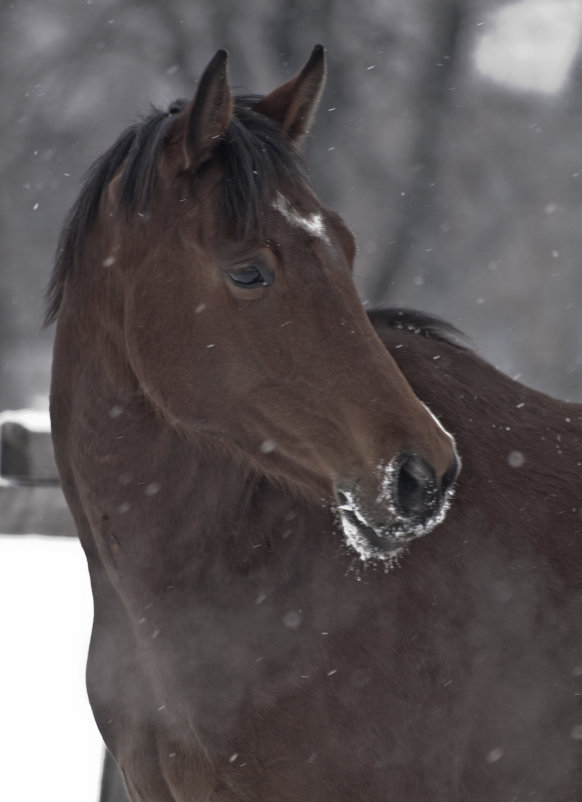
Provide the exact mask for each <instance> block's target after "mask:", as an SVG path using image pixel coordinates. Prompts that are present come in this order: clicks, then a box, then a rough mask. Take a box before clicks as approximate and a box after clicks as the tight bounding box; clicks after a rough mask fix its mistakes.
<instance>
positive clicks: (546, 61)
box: [0, 0, 582, 410]
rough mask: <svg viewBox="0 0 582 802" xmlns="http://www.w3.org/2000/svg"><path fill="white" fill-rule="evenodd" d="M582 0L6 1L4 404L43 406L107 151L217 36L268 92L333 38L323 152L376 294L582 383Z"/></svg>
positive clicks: (367, 285)
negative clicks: (100, 159)
mask: <svg viewBox="0 0 582 802" xmlns="http://www.w3.org/2000/svg"><path fill="white" fill-rule="evenodd" d="M580 6H581V3H580V2H579V0H546V2H543V1H542V0H526V1H525V2H524V0H520V2H509V3H502V2H499V1H498V0H361V2H358V3H355V2H333V1H332V0H321V1H320V2H317V3H316V2H313V0H246V2H241V0H195V1H192V0H189V1H187V0H149V1H144V0H142V1H141V2H137V1H132V0H21V2H11V3H7V2H4V3H2V4H1V5H0V65H1V71H0V80H1V82H2V103H1V106H0V115H1V117H2V119H1V131H2V148H0V172H1V174H2V181H1V183H0V369H1V372H0V410H1V409H6V408H15V407H23V406H33V407H43V406H46V400H47V393H48V382H49V371H50V350H51V342H52V334H53V332H52V330H50V329H49V330H48V331H42V329H41V320H42V295H43V291H44V287H45V285H46V283H47V281H48V277H49V274H50V270H51V266H52V256H53V253H54V249H55V246H56V239H57V236H58V231H59V228H60V225H61V222H62V220H63V218H64V216H65V213H66V211H67V209H68V207H69V206H70V204H71V203H72V202H73V200H74V198H75V196H76V194H77V192H78V190H79V187H80V183H81V179H82V175H83V173H84V171H85V170H86V169H87V167H88V166H89V164H90V162H91V161H92V160H93V159H94V158H95V157H96V156H97V155H99V154H100V153H101V152H102V151H103V150H104V149H105V148H106V147H108V146H109V145H110V144H111V143H112V141H113V140H114V139H115V138H116V137H117V135H118V134H119V133H120V132H121V130H122V129H123V128H124V127H126V126H127V125H128V124H129V123H131V122H132V121H133V120H134V119H136V117H139V116H140V115H141V114H143V113H145V112H147V111H148V109H149V104H150V102H152V103H154V104H159V105H164V106H165V105H166V104H167V103H168V102H170V101H171V100H172V99H173V98H175V97H178V96H190V95H192V93H193V92H194V91H195V87H196V81H197V78H198V76H199V75H200V73H201V71H202V70H203V68H204V66H205V65H206V63H207V61H208V60H209V59H210V57H211V56H212V55H213V53H214V52H215V50H216V49H217V48H219V47H225V48H227V49H228V50H229V51H230V55H231V60H230V74H231V81H232V83H233V85H234V86H235V87H236V88H238V89H240V90H251V91H255V92H267V91H269V90H270V89H272V88H273V87H274V86H275V85H277V84H278V83H279V82H282V81H283V80H285V79H287V78H288V77H290V76H291V75H292V74H294V73H295V72H296V71H297V70H298V69H299V68H300V67H301V66H302V64H303V63H304V61H305V60H306V58H307V56H308V55H309V52H310V51H311V48H312V46H313V45H314V44H315V43H317V42H321V43H323V44H324V45H325V46H326V48H327V55H328V65H329V73H328V75H329V78H328V84H327V88H326V92H325V95H324V98H323V102H322V106H321V110H320V114H319V117H318V120H317V123H316V126H315V128H314V131H313V134H312V136H311V138H310V140H309V142H308V145H307V161H308V164H309V166H310V168H311V172H312V175H313V181H314V185H315V187H316V189H317V190H318V192H319V194H320V196H321V197H322V199H323V200H324V202H326V203H327V204H328V205H330V206H332V207H333V208H335V209H336V210H337V211H339V212H340V213H341V214H342V215H343V216H344V218H345V220H346V221H347V223H348V224H349V225H350V227H351V228H352V229H353V231H354V232H355V234H356V236H357V239H358V243H359V255H358V262H357V268H356V274H357V276H356V278H357V285H358V290H359V292H360V295H361V297H362V300H363V301H365V302H366V303H370V304H371V305H374V304H379V303H391V304H404V305H408V306H413V307H418V308H421V309H424V310H427V311H430V312H433V313H435V314H438V315H441V316H443V317H445V318H446V319H448V320H450V321H452V322H453V323H455V324H456V325H458V326H459V327H460V328H461V329H462V330H464V331H465V332H466V333H467V334H468V335H469V336H470V337H471V338H472V340H473V342H474V344H475V346H476V348H477V349H478V350H479V351H480V353H482V354H483V355H484V356H486V357H487V358H488V359H490V360H491V361H492V362H493V363H494V364H496V365H498V366H499V367H501V368H502V369H503V370H504V371H505V372H507V373H509V374H510V375H519V376H520V377H521V380H522V381H524V382H525V383H527V384H529V385H531V386H534V387H538V388H540V389H543V390H545V391H547V392H550V393H552V394H554V395H559V396H561V397H563V398H569V399H582V381H581V378H582V349H581V348H580V343H581V341H582V337H581V335H582V319H581V315H580V314H579V311H578V307H579V304H580V300H581V299H582V275H581V274H582V271H581V270H580V269H579V251H580V243H581V242H582V215H581V211H580V208H581V207H580V200H581V192H582V190H581V181H582V141H581V139H582V137H581V133H580V131H581V127H582V126H581V122H582V92H581V87H580V84H581V83H582V81H581V77H582V73H581V62H580V54H579V40H580V26H581V25H582V12H581V10H580ZM508 14H509V16H508ZM510 17H511V19H513V23H512V24H513V28H512V27H511V24H510V23H511V19H510ZM508 20H509V21H508ZM492 76H493V77H492Z"/></svg>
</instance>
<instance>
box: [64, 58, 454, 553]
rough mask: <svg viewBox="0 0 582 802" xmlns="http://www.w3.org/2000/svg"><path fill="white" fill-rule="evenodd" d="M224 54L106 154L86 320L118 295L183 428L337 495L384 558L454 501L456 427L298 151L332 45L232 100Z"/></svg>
mask: <svg viewBox="0 0 582 802" xmlns="http://www.w3.org/2000/svg"><path fill="white" fill-rule="evenodd" d="M226 61H227V56H226V53H224V52H223V51H219V52H218V53H217V54H216V56H215V57H214V58H213V59H212V61H211V62H210V64H209V66H208V67H207V69H206V71H205V73H204V75H203V77H202V79H201V81H200V85H199V87H198V91H197V93H196V94H195V96H194V98H193V99H192V100H191V101H190V102H187V103H176V104H174V105H173V106H172V107H171V108H170V111H169V112H168V113H167V114H165V115H163V114H158V115H157V116H154V117H152V118H151V119H150V120H149V121H148V122H146V123H145V124H144V125H143V126H141V127H140V128H137V127H136V128H134V129H130V132H128V133H126V135H125V140H124V139H123V137H122V139H121V140H120V141H119V142H118V145H117V146H116V147H117V150H116V151H115V153H116V154H117V155H116V156H114V157H112V153H113V151H111V152H110V154H109V157H107V154H106V158H105V159H104V160H103V161H102V162H101V165H100V166H98V167H97V170H101V172H102V173H103V175H106V179H107V180H106V181H104V184H105V185H106V187H107V189H106V191H104V192H103V194H102V197H101V199H100V212H99V216H98V218H97V223H96V226H95V228H96V230H97V234H95V233H94V234H93V236H91V238H90V245H91V247H90V249H89V248H87V247H86V248H85V256H84V260H85V262H86V261H88V259H90V258H91V259H94V260H95V270H96V271H97V272H98V275H99V277H100V278H99V280H98V281H97V280H95V282H94V284H93V286H92V290H91V292H92V293H93V298H94V302H93V306H92V307H91V305H87V317H91V315H92V314H95V313H93V312H91V311H90V310H91V308H93V309H96V308H97V305H98V303H97V300H95V299H98V298H99V297H100V298H101V299H102V300H103V301H106V302H107V303H108V305H109V309H110V312H109V314H108V322H107V339H108V342H110V343H111V344H112V347H111V351H112V352H113V351H115V352H116V353H117V354H120V355H123V357H122V358H123V360H125V367H124V371H125V372H126V373H127V374H130V375H131V376H133V377H134V379H135V382H136V385H137V386H139V388H140V392H142V393H143V394H144V395H145V397H146V398H147V399H148V401H149V403H150V404H151V406H152V407H153V408H154V409H155V411H156V412H157V413H158V414H159V415H162V416H163V417H164V418H165V420H166V421H167V422H168V423H169V424H170V425H171V426H174V427H177V428H178V429H180V430H181V431H182V432H183V433H184V434H185V436H187V437H190V438H192V440H193V441H203V442H205V443H206V444H210V445H211V446H212V447H215V448H219V449H220V450H221V451H222V453H225V454H227V455H229V456H230V458H232V459H235V460H239V461H240V464H241V465H242V464H247V465H249V464H250V465H252V467H253V469H254V470H258V471H260V472H262V473H263V474H265V475H267V476H270V477H273V478H275V479H277V480H278V481H284V482H287V483H291V484H293V485H294V486H296V487H299V486H300V487H301V488H302V490H303V492H305V493H307V494H309V495H310V496H311V497H312V498H314V499H316V500H317V501H318V502H319V501H320V500H321V499H322V498H323V499H326V500H327V501H328V502H329V503H330V504H332V505H334V506H335V507H336V508H337V510H338V513H339V519H340V521H341V525H342V527H343V530H344V533H345V535H346V537H347V538H348V540H349V542H350V543H351V544H352V545H353V546H354V547H355V548H356V549H358V551H359V552H360V554H361V555H362V556H365V557H367V556H375V557H380V558H383V557H386V556H387V555H388V554H390V553H392V552H394V551H395V550H397V549H399V548H400V547H401V546H402V545H403V544H404V543H406V542H407V540H409V539H411V538H413V537H417V536H418V535H420V534H423V533H425V532H428V531H429V530H430V529H431V528H432V527H433V526H434V525H435V524H436V523H438V522H439V520H440V519H441V518H442V516H443V515H444V511H445V509H446V506H447V503H448V498H449V496H450V492H451V490H450V488H451V485H452V483H453V481H454V479H455V477H456V475H457V472H458V459H457V456H456V452H455V446H454V442H453V440H452V438H451V436H450V435H449V434H448V433H447V432H446V431H445V430H444V429H443V428H442V426H441V425H440V424H439V423H438V421H437V420H436V419H435V418H434V416H433V415H432V414H431V413H430V412H429V411H428V410H427V408H426V407H425V406H424V405H423V404H422V403H421V402H420V401H419V400H418V399H417V398H416V397H415V395H414V393H413V392H412V390H411V388H410V387H409V385H408V384H407V382H406V381H405V379H404V377H403V376H402V374H401V373H400V371H399V370H398V368H397V367H396V364H395V363H394V362H393V360H392V358H391V357H390V356H389V354H388V353H387V351H386V350H385V348H384V347H383V346H382V344H381V343H380V341H379V339H378V337H377V336H376V334H375V332H374V330H373V328H372V326H371V324H370V322H369V321H368V318H367V316H366V314H365V312H364V309H363V307H362V305H361V303H360V301H359V299H358V297H357V294H356V290H355V288H354V285H353V282H352V277H351V269H352V262H353V259H354V253H355V246H354V239H353V237H352V235H351V233H350V232H349V230H348V229H347V228H346V226H345V225H344V223H343V222H342V220H341V219H340V218H339V217H338V215H337V214H335V213H333V212H331V211H330V210H329V209H327V208H326V207H325V206H323V205H322V203H321V202H320V201H319V200H318V198H317V197H316V195H315V194H314V193H313V191H312V190H311V189H310V187H309V184H308V182H307V179H306V176H305V171H304V170H303V168H302V166H301V161H300V158H299V156H298V144H299V143H300V141H301V140H302V139H303V137H304V136H305V135H306V134H307V133H308V131H309V127H310V124H311V120H312V118H313V115H314V112H315V109H316V106H317V103H318V100H319V97H320V95H321V91H322V88H323V83H324V76H325V64H324V54H323V49H322V48H321V47H317V48H315V50H314V51H313V53H312V55H311V57H310V59H309V61H308V62H307V64H306V65H305V66H304V68H303V69H302V70H301V71H300V72H299V73H298V74H297V75H296V76H295V77H294V78H292V79H291V80H290V81H288V82H287V83H285V84H283V85H282V86H280V87H279V88H278V89H275V90H274V91H273V92H272V93H271V94H269V95H267V96H265V97H263V98H257V97H244V98H239V99H236V100H235V99H233V96H232V94H231V90H230V87H229V82H228V77H227V71H226ZM88 203H89V201H88V200H87V201H86V204H85V205H88ZM89 250H90V251H91V256H89ZM73 279H74V277H72V278H71V280H73ZM53 301H54V298H53ZM59 301H60V299H59Z"/></svg>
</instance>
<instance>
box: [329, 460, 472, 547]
mask: <svg viewBox="0 0 582 802" xmlns="http://www.w3.org/2000/svg"><path fill="white" fill-rule="evenodd" d="M459 470H460V462H459V460H458V458H457V456H456V455H455V456H454V457H453V461H452V463H451V465H450V466H449V468H448V470H447V471H446V472H445V473H444V474H443V476H442V477H441V478H440V479H437V477H436V476H435V473H434V470H433V469H432V467H431V466H430V465H429V464H428V463H427V462H426V460H424V459H423V458H422V457H420V456H419V455H417V454H402V455H400V456H398V457H396V458H394V459H392V460H391V461H390V462H389V463H388V464H386V465H379V466H378V468H377V470H376V471H375V472H374V478H375V480H376V482H375V489H374V491H371V490H370V489H369V488H368V489H367V490H364V486H363V485H364V483H363V482H360V481H356V482H342V483H340V484H339V485H338V488H337V497H338V500H339V504H338V505H337V512H338V515H339V520H340V524H341V527H342V530H343V533H344V536H345V538H346V541H347V543H348V544H349V545H350V546H351V547H352V548H354V549H355V550H356V551H357V552H358V554H359V555H360V557H361V558H362V559H363V560H365V561H369V560H384V561H386V560H390V559H391V557H393V556H394V555H395V554H396V553H398V552H399V551H401V550H402V548H403V547H404V546H405V545H406V544H407V543H408V542H409V541H410V540H414V539H415V538H418V537H421V536H422V535H425V534H428V533H429V532H431V531H432V530H433V529H434V528H435V526H437V525H438V524H439V523H441V521H443V520H444V517H445V515H446V513H447V510H448V508H449V506H450V503H451V498H452V496H453V492H454V491H453V484H454V482H455V480H456V478H457V476H458V474H459ZM366 484H367V485H369V483H366Z"/></svg>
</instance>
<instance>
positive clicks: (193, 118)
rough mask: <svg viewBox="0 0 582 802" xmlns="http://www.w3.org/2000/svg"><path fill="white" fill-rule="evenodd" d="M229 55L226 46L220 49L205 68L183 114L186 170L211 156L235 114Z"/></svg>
mask: <svg viewBox="0 0 582 802" xmlns="http://www.w3.org/2000/svg"><path fill="white" fill-rule="evenodd" d="M227 59H228V53H227V52H226V50H218V51H217V53H216V54H215V56H214V57H213V59H212V60H211V61H210V63H209V64H208V66H207V67H206V69H205V70H204V73H203V75H202V78H201V79H200V83H199V85H198V91H197V92H196V94H195V95H194V97H193V99H192V100H191V101H190V103H188V105H187V106H186V108H185V109H184V111H183V113H182V115H181V118H182V120H183V122H181V125H180V127H179V129H178V132H177V133H178V136H180V138H181V141H182V153H183V159H184V163H183V167H184V168H185V169H186V170H196V168H197V167H199V166H200V165H201V164H202V163H203V162H205V161H206V160H207V159H209V158H210V156H211V155H212V153H213V151H214V149H215V148H216V146H217V145H218V143H219V142H220V140H221V139H222V137H223V136H224V132H225V131H226V127H227V125H228V123H229V120H230V117H231V115H232V108H233V100H232V92H231V91H230V84H229V82H228V72H227V66H226V62H227Z"/></svg>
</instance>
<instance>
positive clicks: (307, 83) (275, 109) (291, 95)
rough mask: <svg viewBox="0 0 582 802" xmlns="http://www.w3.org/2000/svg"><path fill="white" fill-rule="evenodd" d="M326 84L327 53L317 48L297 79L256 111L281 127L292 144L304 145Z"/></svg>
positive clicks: (267, 99) (282, 88)
mask: <svg viewBox="0 0 582 802" xmlns="http://www.w3.org/2000/svg"><path fill="white" fill-rule="evenodd" d="M324 84H325V50H324V49H323V47H322V46H321V45H316V46H315V47H314V48H313V52H312V53H311V56H310V57H309V59H308V61H307V63H306V64H305V66H304V67H303V69H302V70H300V72H298V73H297V75H296V76H295V77H294V78H291V80H289V81H287V83H285V84H283V85H282V86H280V87H279V88H278V89H275V90H274V91H273V92H271V94H269V95H266V96H265V97H264V98H263V99H262V100H259V102H258V103H257V104H256V105H255V106H254V107H253V110H254V111H256V112H258V113H259V114H263V115H264V116H265V117H269V118H270V119H271V120H274V121H275V122H276V123H278V125H280V126H281V128H282V129H283V131H284V132H285V133H286V134H287V136H288V137H289V139H290V141H291V142H293V144H295V145H300V144H301V142H302V141H303V139H304V138H305V137H306V136H307V134H308V133H309V130H310V128H311V124H312V122H313V118H314V116H315V112H316V111H317V107H318V105H319V100H320V98H321V93H322V92H323V86H324Z"/></svg>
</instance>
